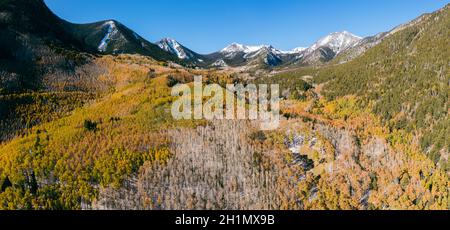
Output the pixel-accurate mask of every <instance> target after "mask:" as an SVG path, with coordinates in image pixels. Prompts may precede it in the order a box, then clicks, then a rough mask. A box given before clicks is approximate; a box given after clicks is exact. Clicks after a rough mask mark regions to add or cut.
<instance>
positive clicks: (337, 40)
mask: <svg viewBox="0 0 450 230" xmlns="http://www.w3.org/2000/svg"><path fill="white" fill-rule="evenodd" d="M361 39H362V38H361V37H358V36H356V35H354V34H352V33H350V32H347V31H342V32H335V33H331V34H329V35H327V36H325V37H323V38H321V39H320V40H319V41H317V42H316V43H314V44H313V45H312V46H311V47H310V48H309V49H308V50H310V51H314V50H317V49H318V48H320V47H328V48H330V49H331V50H333V52H334V53H335V54H338V53H340V52H342V51H344V50H346V49H348V48H351V47H352V46H354V45H355V44H356V43H358V42H359V41H360V40H361Z"/></svg>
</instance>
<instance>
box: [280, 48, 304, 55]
mask: <svg viewBox="0 0 450 230" xmlns="http://www.w3.org/2000/svg"><path fill="white" fill-rule="evenodd" d="M306 49H308V48H305V47H297V48H294V49H292V50H289V51H280V52H281V53H282V54H299V53H301V52H303V51H305V50H306Z"/></svg>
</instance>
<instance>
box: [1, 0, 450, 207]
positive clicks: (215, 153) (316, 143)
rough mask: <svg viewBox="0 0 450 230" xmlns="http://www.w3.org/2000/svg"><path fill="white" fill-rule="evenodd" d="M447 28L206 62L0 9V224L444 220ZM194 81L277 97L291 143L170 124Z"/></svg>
mask: <svg viewBox="0 0 450 230" xmlns="http://www.w3.org/2000/svg"><path fill="white" fill-rule="evenodd" d="M17 12H20V16H19V13H17ZM33 12H40V13H39V17H38V16H37V15H35V13H33ZM22 15H23V16H22ZM449 25H450V5H447V6H445V7H443V8H442V9H440V10H438V11H436V12H433V13H429V14H425V15H423V16H420V17H419V18H418V19H416V20H413V21H412V22H410V23H407V24H404V25H401V26H399V27H396V28H394V29H393V30H392V31H389V32H383V33H380V34H378V35H375V36H373V37H366V38H361V37H358V36H356V35H353V34H351V33H350V32H346V31H344V32H337V33H331V34H330V35H328V36H325V37H324V38H322V39H320V40H319V41H317V42H316V43H314V44H313V45H312V46H310V47H306V48H296V49H294V50H292V51H281V50H278V49H276V48H275V47H273V46H271V45H258V46H247V45H242V44H238V43H234V44H231V45H230V46H228V47H226V48H224V49H222V50H221V51H218V52H215V53H212V54H206V55H204V54H198V53H196V52H195V51H192V50H190V49H189V48H186V47H185V46H183V45H182V44H180V43H178V42H177V41H176V40H174V39H170V38H165V39H162V40H160V41H159V42H156V43H151V42H148V41H146V40H145V39H144V38H142V37H141V36H139V35H138V34H136V33H135V32H133V31H132V30H131V29H129V28H127V27H126V26H125V25H123V24H121V23H120V22H118V21H115V20H108V21H102V22H97V23H92V24H72V23H70V22H66V21H64V20H62V19H59V18H58V17H57V16H56V15H54V14H53V13H52V12H51V11H50V10H49V9H48V8H47V7H46V6H45V3H44V2H43V1H41V0H33V1H25V0H14V1H12V0H0V30H1V31H2V33H1V34H0V51H1V52H0V209H12V210H20V209H26V210H27V209H35V210H69V209H75V210H80V209H83V210H91V209H94V210H104V209H107V210H110V209H118V210H186V209H189V210H192V209H194V210H342V209H343V210H385V209H390V210H392V209H394V210H398V209H402V210H404V209H406V210H430V209H432V210H448V209H449V208H450V201H449V199H450V193H449V187H450V186H449V176H450V161H449V152H450V145H449V137H450V119H449V112H450V108H449V100H448V99H449V92H450V72H449V71H450V70H449V67H450V53H449V52H450V49H448V45H449V44H450V27H449ZM195 76H203V82H204V84H207V83H217V84H219V85H220V86H222V87H223V86H225V85H226V84H250V83H251V84H279V86H280V93H281V95H280V97H281V104H280V109H281V121H280V126H279V128H278V129H276V130H270V131H261V130H260V129H259V124H260V123H261V121H259V120H253V121H251V120H205V119H199V120H195V119H188V120H176V119H174V118H173V116H172V115H171V106H172V103H173V102H174V101H176V100H177V99H178V98H177V97H175V96H172V95H171V91H172V89H173V87H174V86H175V85H177V84H188V85H189V86H192V84H193V83H192V82H193V81H194V77H195Z"/></svg>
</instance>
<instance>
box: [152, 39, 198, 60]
mask: <svg viewBox="0 0 450 230" xmlns="http://www.w3.org/2000/svg"><path fill="white" fill-rule="evenodd" d="M156 45H158V46H159V48H161V49H163V50H165V51H167V52H169V53H172V54H175V55H177V57H178V58H180V59H189V58H191V57H190V56H189V55H188V54H187V53H186V51H185V50H184V48H183V46H182V45H181V44H180V43H178V42H177V41H176V40H175V39H172V38H164V39H162V40H161V41H159V42H157V43H156Z"/></svg>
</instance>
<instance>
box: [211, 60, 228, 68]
mask: <svg viewBox="0 0 450 230" xmlns="http://www.w3.org/2000/svg"><path fill="white" fill-rule="evenodd" d="M211 66H213V67H227V66H228V65H227V63H226V62H225V61H224V60H223V59H219V60H217V61H215V62H214V63H212V64H211Z"/></svg>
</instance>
